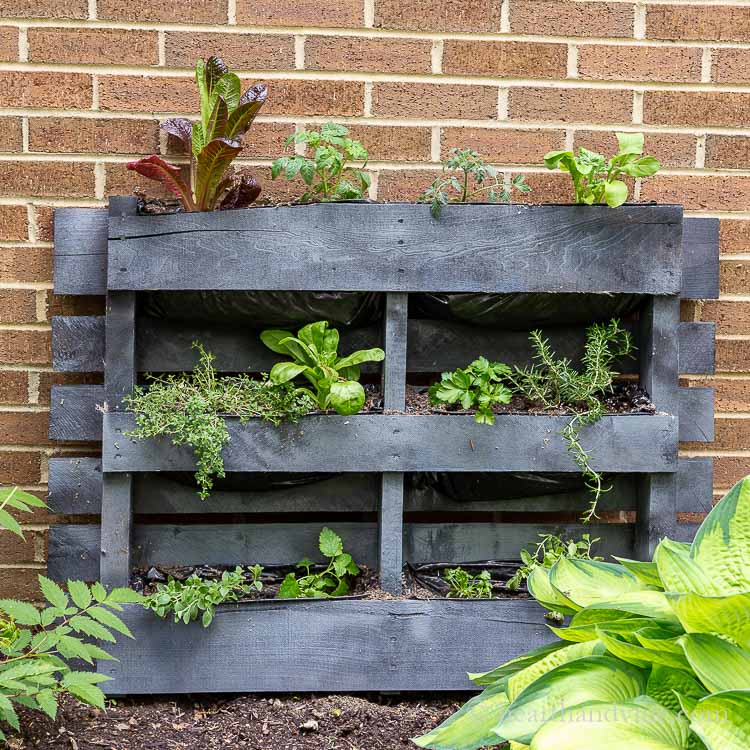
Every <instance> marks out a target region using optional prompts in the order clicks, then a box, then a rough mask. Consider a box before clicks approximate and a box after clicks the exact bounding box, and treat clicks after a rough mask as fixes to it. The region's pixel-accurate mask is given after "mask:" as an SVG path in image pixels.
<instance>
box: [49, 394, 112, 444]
mask: <svg viewBox="0 0 750 750" xmlns="http://www.w3.org/2000/svg"><path fill="white" fill-rule="evenodd" d="M104 401H105V399H104V386H102V385H53V386H52V394H51V396H50V412H49V438H50V440H60V441H65V442H75V441H80V442H89V441H97V440H101V439H102V413H101V411H100V408H99V407H101V406H102V405H103V404H104Z"/></svg>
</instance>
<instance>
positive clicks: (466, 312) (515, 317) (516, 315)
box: [409, 292, 643, 331]
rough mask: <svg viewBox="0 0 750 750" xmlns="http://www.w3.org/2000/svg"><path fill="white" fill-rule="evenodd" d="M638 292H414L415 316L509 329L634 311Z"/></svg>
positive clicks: (619, 315) (583, 321)
mask: <svg viewBox="0 0 750 750" xmlns="http://www.w3.org/2000/svg"><path fill="white" fill-rule="evenodd" d="M642 300H643V295H640V294H611V295H610V294H573V293H567V292H566V293H560V294H546V293H545V294H536V293H518V294H480V293H473V292H471V293H460V294H413V295H411V297H410V303H409V304H410V305H411V309H410V313H411V315H413V316H414V317H417V318H433V319H437V320H456V321H463V322H466V323H472V324H474V325H478V326H487V327H493V328H500V329H504V330H508V331H528V330H530V329H533V328H537V327H547V328H552V327H556V326H568V325H576V324H587V323H598V322H601V321H605V320H610V319H611V318H623V317H625V316H627V315H630V314H631V313H633V312H635V311H636V310H637V309H638V308H639V306H640V304H641V302H642Z"/></svg>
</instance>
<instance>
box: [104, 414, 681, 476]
mask: <svg viewBox="0 0 750 750" xmlns="http://www.w3.org/2000/svg"><path fill="white" fill-rule="evenodd" d="M567 422H568V420H567V419H566V418H565V417H548V416H532V415H500V416H498V417H497V418H496V419H495V424H494V425H493V426H489V425H479V424H477V423H476V422H475V421H474V418H473V417H472V416H468V415H466V416H459V415H454V416H447V415H445V416H402V415H394V414H387V415H379V414H378V415H367V414H359V415H355V416H351V417H340V416H338V415H332V416H310V417H304V418H303V419H302V420H301V421H300V422H299V423H298V424H296V425H292V424H284V425H281V426H280V427H278V428H272V427H270V426H268V425H266V424H263V423H261V422H257V421H250V422H247V423H245V424H240V423H239V421H238V420H236V419H229V420H228V430H229V436H230V442H229V444H228V445H227V446H226V448H225V449H224V454H223V455H224V466H225V469H226V470H227V471H291V472H299V471H318V470H320V469H325V470H327V471H343V472H361V471H377V472H381V471H399V472H411V471H564V472H566V471H570V472H575V471H578V467H577V466H576V464H575V461H574V460H573V458H572V456H571V454H570V453H569V451H568V450H567V448H566V446H565V443H564V442H563V440H562V439H561V438H560V436H559V434H558V433H559V432H560V431H561V430H562V429H563V427H564V426H565V425H566V424H567ZM676 422H677V420H676V419H675V418H674V417H672V416H667V415H655V416H649V415H627V416H613V417H603V418H602V419H601V420H600V421H599V422H598V423H596V424H595V425H592V426H590V427H586V428H584V429H583V431H582V433H581V439H582V442H583V444H584V447H592V448H593V447H595V450H594V451H593V455H592V457H591V463H592V464H593V465H594V466H595V467H596V468H597V469H600V470H602V471H610V472H628V473H630V472H652V471H659V472H673V471H675V470H676V468H677V424H676ZM104 423H105V427H104V453H103V468H104V471H112V472H131V471H190V470H193V469H194V466H195V461H194V458H193V453H192V450H191V449H190V448H189V447H187V446H182V447H175V446H174V445H172V444H171V442H170V441H169V440H165V439H156V440H136V439H133V438H128V437H126V436H125V434H126V433H128V432H130V431H132V430H133V429H134V426H135V422H134V418H133V415H132V414H124V413H115V412H111V413H108V414H105V415H104Z"/></svg>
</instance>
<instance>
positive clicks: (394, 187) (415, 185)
mask: <svg viewBox="0 0 750 750" xmlns="http://www.w3.org/2000/svg"><path fill="white" fill-rule="evenodd" d="M439 176H440V171H439V170H427V169H419V170H413V169H410V170H405V169H404V170H394V169H382V170H381V171H380V172H379V173H378V200H380V201H408V202H410V203H413V202H414V201H416V200H417V199H418V198H419V196H420V195H422V193H424V191H425V190H426V189H427V188H428V187H429V186H430V185H431V184H432V183H433V181H434V180H435V178H437V177H439Z"/></svg>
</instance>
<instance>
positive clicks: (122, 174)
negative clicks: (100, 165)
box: [104, 163, 187, 198]
mask: <svg viewBox="0 0 750 750" xmlns="http://www.w3.org/2000/svg"><path fill="white" fill-rule="evenodd" d="M186 171H187V170H186V169H183V173H185V175H186ZM105 174H106V176H105V185H104V195H105V197H106V198H109V197H110V196H111V195H131V194H132V193H133V191H134V190H136V189H138V190H140V191H143V192H144V193H145V194H146V195H147V196H148V197H149V198H175V197H176V196H174V195H173V194H172V193H170V192H169V191H168V190H167V189H166V188H165V187H164V185H162V183H161V182H156V181H155V180H149V179H148V178H147V177H143V176H141V175H139V174H137V173H136V172H131V171H130V170H128V168H127V167H126V166H125V164H122V163H116V164H106V165H105Z"/></svg>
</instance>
